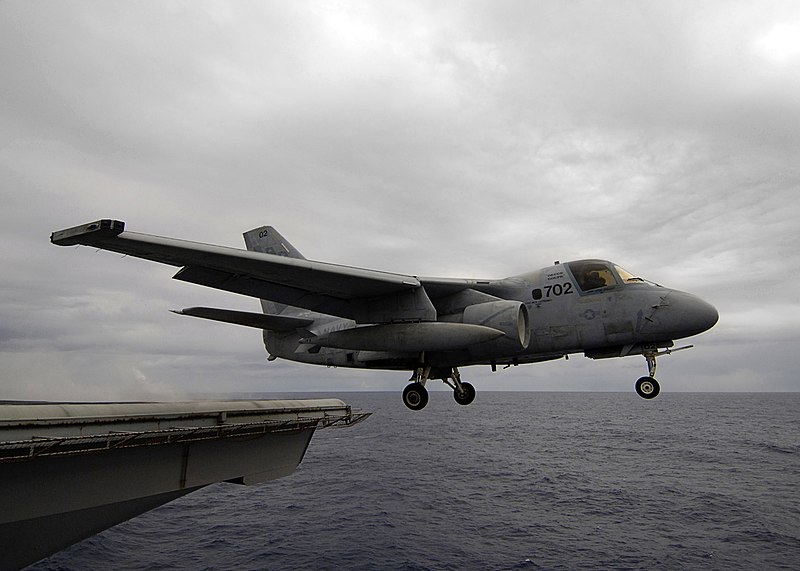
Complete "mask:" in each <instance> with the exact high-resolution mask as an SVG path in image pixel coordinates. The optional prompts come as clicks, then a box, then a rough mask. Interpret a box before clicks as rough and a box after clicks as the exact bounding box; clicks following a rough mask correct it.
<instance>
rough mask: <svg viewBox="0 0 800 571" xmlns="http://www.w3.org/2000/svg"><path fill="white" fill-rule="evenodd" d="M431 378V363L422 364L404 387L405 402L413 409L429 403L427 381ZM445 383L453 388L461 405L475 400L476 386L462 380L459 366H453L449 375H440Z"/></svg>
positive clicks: (455, 397) (419, 408) (421, 407)
mask: <svg viewBox="0 0 800 571" xmlns="http://www.w3.org/2000/svg"><path fill="white" fill-rule="evenodd" d="M430 378H431V367H430V365H423V364H420V366H419V367H417V368H416V370H415V371H414V374H413V375H411V378H410V379H409V383H408V385H406V388H405V389H403V404H405V405H406V406H407V407H408V408H410V409H411V410H422V409H423V408H425V405H426V404H428V389H426V388H425V383H426V382H428V380H429V379H430ZM440 378H441V379H442V381H444V383H445V384H446V385H447V386H449V387H450V388H452V389H453V398H454V399H455V401H456V402H457V403H458V404H460V405H468V404H470V403H471V402H472V401H474V400H475V387H473V386H472V385H471V384H470V383H467V382H466V381H462V380H461V373H459V372H458V368H456V367H452V368H451V369H450V370H449V372H448V376H446V377H440Z"/></svg>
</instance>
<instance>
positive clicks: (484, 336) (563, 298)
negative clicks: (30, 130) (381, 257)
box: [50, 219, 718, 410]
mask: <svg viewBox="0 0 800 571" xmlns="http://www.w3.org/2000/svg"><path fill="white" fill-rule="evenodd" d="M50 240H51V242H52V243H53V244H57V245H59V246H71V245H76V244H81V245H86V246H92V247H94V248H100V249H103V250H110V251H112V252H118V253H122V254H126V255H129V256H135V257H137V258H144V259H147V260H152V261H155V262H160V263H162V264H169V265H172V266H177V267H180V268H181V269H180V270H179V271H178V273H176V274H175V275H174V276H173V277H174V278H175V279H177V280H181V281H185V282H189V283H194V284H199V285H204V286H208V287H211V288H215V289H220V290H224V291H229V292H233V293H238V294H243V295H247V296H251V297H255V298H259V299H260V300H261V306H262V310H263V313H250V312H243V311H233V310H227V309H216V308H209V307H191V308H187V309H183V310H180V311H176V313H179V314H181V315H189V316H193V317H199V318H203V319H210V320H214V321H221V322H225V323H233V324H238V325H244V326H248V327H254V328H256V329H261V330H263V338H264V345H265V347H266V349H267V352H268V353H269V360H270V361H272V360H274V359H277V358H283V359H288V360H291V361H300V362H303V363H312V364H317V365H326V366H333V367H354V368H366V369H386V370H406V371H411V378H410V379H409V382H408V384H407V385H406V388H405V390H404V391H403V402H404V403H405V405H406V406H407V407H408V408H410V409H412V410H420V409H422V408H424V407H425V405H426V404H427V402H428V391H427V389H426V388H425V384H426V382H427V381H429V380H431V379H439V380H442V381H444V382H445V383H446V384H448V385H449V386H450V387H451V388H452V389H453V396H454V398H455V400H456V402H457V403H459V404H462V405H467V404H470V403H471V402H472V401H473V400H474V399H475V388H474V387H473V386H472V385H471V384H470V383H468V382H466V381H462V380H461V374H460V372H459V367H464V366H467V365H480V364H483V365H489V366H491V368H492V370H493V371H494V370H496V369H497V367H498V366H500V365H503V366H511V365H521V364H523V363H535V362H541V361H548V360H553V359H560V358H562V357H566V356H567V355H569V354H571V353H583V354H584V355H586V356H587V357H590V358H592V359H602V358H609V357H624V356H627V355H643V356H644V358H645V359H646V361H647V367H648V374H647V376H644V377H641V378H640V379H639V380H637V381H636V384H635V389H636V392H637V393H638V394H639V396H641V397H643V398H645V399H651V398H655V397H656V396H657V395H658V393H659V391H660V388H659V384H658V382H657V381H656V379H655V373H656V357H658V356H660V355H665V354H669V353H672V352H674V351H678V350H679V349H685V348H688V347H691V345H689V346H686V347H680V348H677V349H673V348H672V347H673V346H674V340H676V339H682V338H684V337H690V336H692V335H697V334H698V333H702V332H703V331H706V330H708V329H710V328H711V327H713V326H714V324H715V323H716V322H717V319H718V314H717V310H716V309H715V308H714V307H713V306H712V305H710V304H708V303H706V302H705V301H703V300H702V299H700V298H698V297H697V296H694V295H692V294H689V293H685V292H682V291H678V290H674V289H668V288H666V287H662V286H660V285H658V284H655V283H652V282H649V281H647V280H645V279H643V278H641V277H638V276H636V274H632V273H630V272H628V271H626V270H624V269H622V268H621V267H619V266H617V265H616V264H613V263H611V262H608V261H605V260H578V261H574V262H566V263H559V262H556V263H555V264H554V265H552V266H550V267H546V268H542V269H539V270H534V271H532V272H529V273H525V274H522V275H518V276H513V277H509V278H504V279H498V280H478V279H454V278H425V277H418V276H411V275H404V274H395V273H389V272H382V271H376V270H367V269H361V268H355V267H349V266H341V265H336V264H329V263H325V262H315V261H311V260H307V259H306V258H305V257H303V255H302V254H300V252H299V251H297V249H295V248H294V247H293V246H292V245H291V244H290V243H289V242H288V241H287V240H286V239H285V238H284V237H283V236H281V235H280V234H279V233H278V232H277V231H276V230H275V229H274V228H272V227H271V226H263V227H261V228H256V229H255V230H250V231H249V232H245V233H244V240H245V244H246V246H247V250H240V249H236V248H229V247H223V246H214V245H210V244H201V243H197V242H189V241H186V240H178V239H174V238H164V237H160V236H151V235H147V234H139V233H134V232H128V231H126V230H125V223H124V222H120V221H118V220H110V219H104V220H98V221H96V222H92V223H89V224H84V225H82V226H77V227H74V228H69V229H66V230H61V231H57V232H54V233H53V234H52V235H51V237H50Z"/></svg>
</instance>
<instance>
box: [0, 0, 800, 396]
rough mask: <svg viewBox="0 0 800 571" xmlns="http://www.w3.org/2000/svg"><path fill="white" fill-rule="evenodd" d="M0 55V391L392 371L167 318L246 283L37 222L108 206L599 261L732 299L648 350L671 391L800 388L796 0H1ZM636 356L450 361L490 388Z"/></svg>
mask: <svg viewBox="0 0 800 571" xmlns="http://www.w3.org/2000/svg"><path fill="white" fill-rule="evenodd" d="M0 71H2V75H1V76H0V197H1V198H2V203H1V204H2V206H1V207H0V223H2V230H0V232H2V234H1V235H2V240H0V262H1V263H2V269H1V270H0V271H2V278H1V279H0V288H1V290H0V291H1V293H2V295H0V399H2V398H6V399H12V398H32V399H75V400H79V399H130V398H181V397H183V396H185V395H187V394H190V393H193V392H205V391H287V390H299V391H302V390H329V391H332V392H336V391H346V390H358V389H370V390H397V391H398V394H399V391H400V390H401V389H402V387H403V386H404V383H405V381H406V379H407V376H408V375H407V374H406V373H403V372H364V371H358V370H347V369H325V368H318V367H314V366H311V365H302V364H295V363H289V362H286V361H276V362H273V363H267V362H266V354H265V352H264V349H263V345H262V343H261V339H260V332H259V331H256V330H252V329H247V328H239V327H236V326H233V325H225V324H216V323H211V322H204V321H200V320H196V319H192V318H187V317H181V316H176V315H174V314H171V313H169V312H168V309H171V308H181V307H188V306H192V305H210V306H215V307H229V308H234V309H242V310H249V311H257V310H258V303H257V301H256V300H253V299H250V298H247V297H243V296H237V295H235V294H227V293H223V292H216V291H214V290H210V289H207V288H203V287H200V286H194V285H191V284H186V283H181V282H177V281H175V280H171V279H170V278H171V276H172V275H173V274H174V272H175V269H174V268H171V267H167V266H161V265H159V264H155V263H151V262H146V261H142V260H137V259H133V258H124V257H122V256H119V255H116V254H112V253H108V252H97V251H95V250H93V249H91V248H86V247H81V248H60V247H56V246H53V245H51V244H50V243H49V235H50V232H52V231H54V230H58V229H62V228H67V227H70V226H75V225H77V224H81V223H84V222H88V221H92V220H96V219H98V218H117V219H120V220H124V221H125V222H126V224H127V228H128V229H130V230H132V231H138V232H146V233H152V234H158V235H163V236H171V237H177V238H186V239H191V240H196V241H200V242H208V243H215V244H224V245H229V246H235V247H243V243H242V237H241V233H242V232H243V231H246V230H249V229H251V228H253V227H256V226H259V225H261V224H271V225H274V226H276V227H277V228H278V229H279V230H280V231H281V232H282V233H283V234H284V236H286V237H287V238H288V239H289V240H290V241H291V242H292V243H293V244H294V245H295V246H296V247H297V248H298V249H299V250H300V251H301V252H303V253H304V254H305V255H306V257H308V258H311V259H316V260H323V261H330V262H336V263H340V264H347V265H355V266H360V267H367V268H374V269H380V270H388V271H397V272H402V273H408V274H414V275H422V276H440V277H478V278H499V277H504V276H509V275H514V274H519V273H522V272H525V271H528V270H531V269H536V268H539V267H543V266H546V265H549V264H551V263H552V262H553V261H554V260H569V259H575V258H581V257H599V258H607V259H611V260H613V261H615V262H617V263H619V264H620V265H622V266H623V267H626V268H627V269H629V270H630V271H632V272H634V273H636V274H639V275H642V276H644V277H647V278H649V279H651V280H654V281H657V282H659V283H662V284H664V285H668V286H670V287H674V288H677V289H682V290H686V291H690V292H693V293H696V294H698V295H700V296H701V297H703V298H704V299H706V300H708V301H710V302H711V303H713V304H714V305H715V306H716V307H717V308H718V309H719V312H720V322H719V324H718V325H717V326H716V327H715V328H714V329H712V330H711V331H710V332H707V333H705V334H703V335H701V336H699V337H697V338H695V339H693V340H691V341H690V342H692V343H694V344H695V348H694V349H692V350H690V351H685V352H680V353H677V354H675V355H671V356H668V357H662V358H661V359H660V360H659V371H658V375H657V376H658V378H659V380H660V381H661V384H662V390H663V391H665V392H667V391H685V390H702V391H725V390H746V391H783V390H790V391H796V390H800V381H799V380H798V373H797V370H798V366H797V359H796V355H795V354H794V353H796V352H797V351H798V346H800V298H799V297H798V291H800V287H799V286H798V285H797V284H798V282H800V271H798V268H800V251H798V245H800V222H799V221H798V218H799V217H800V3H798V2H796V1H787V2H774V1H757V2H756V1H752V2H730V1H725V2H689V1H685V2H681V1H675V2H661V1H652V2H642V1H630V2H621V1H619V2H615V1H603V2H580V1H576V2H562V1H552V2H547V1H539V2H531V1H527V0H526V1H499V2H498V1H483V2H467V1H451V2H432V1H431V2H417V1H414V2H411V1H403V2H388V1H387V2H376V1H369V2H368V1H364V2H347V1H343V2H324V1H318V2H302V1H294V0H293V1H291V2H289V1H285V2H264V1H257V2H201V1H195V0H192V1H182V2H165V1H162V0H157V1H137V2H123V1H118V2H109V1H80V0H73V1H71V2H60V1H37V2H29V1H27V0H18V1H17V0H3V1H0ZM645 373H646V366H645V362H644V359H643V358H641V357H627V358H624V359H612V360H605V361H590V360H589V359H586V358H584V357H582V356H580V355H575V356H573V357H572V358H571V359H570V360H568V361H558V362H553V363H546V364H540V365H526V366H521V367H516V368H513V369H509V370H505V371H498V372H497V373H491V371H490V370H489V368H488V367H470V368H466V369H464V370H463V371H462V374H463V376H464V378H465V379H469V380H471V381H473V382H474V384H475V385H476V387H477V389H478V391H479V392H480V391H481V390H492V389H522V390H528V389H532V390H629V391H632V390H633V382H634V381H635V379H636V378H638V377H639V376H641V375H643V374H645ZM438 384H440V383H437V385H438ZM398 399H399V396H398ZM398 402H399V400H398Z"/></svg>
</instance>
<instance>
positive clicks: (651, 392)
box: [636, 377, 661, 399]
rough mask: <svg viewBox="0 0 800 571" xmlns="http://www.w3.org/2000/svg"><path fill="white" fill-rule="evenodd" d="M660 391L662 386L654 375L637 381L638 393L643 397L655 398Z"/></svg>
mask: <svg viewBox="0 0 800 571" xmlns="http://www.w3.org/2000/svg"><path fill="white" fill-rule="evenodd" d="M659 392H661V387H660V386H659V385H658V381H657V380H655V379H654V378H653V377H642V378H640V379H639V380H638V381H636V394H638V395H639V396H640V397H642V398H643V399H654V398H656V397H657V396H658V393H659Z"/></svg>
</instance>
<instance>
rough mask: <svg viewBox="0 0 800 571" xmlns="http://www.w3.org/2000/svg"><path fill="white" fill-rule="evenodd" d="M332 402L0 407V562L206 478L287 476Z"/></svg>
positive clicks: (341, 412) (48, 546) (32, 556)
mask: <svg viewBox="0 0 800 571" xmlns="http://www.w3.org/2000/svg"><path fill="white" fill-rule="evenodd" d="M367 416H369V413H360V412H353V411H352V409H351V407H349V406H348V405H346V404H345V403H344V402H342V401H341V400H338V399H307V400H280V401H275V400H272V401H270V400H260V401H196V402H181V403H0V486H1V487H0V489H1V490H2V498H3V499H2V509H0V569H2V570H7V569H9V570H10V569H21V568H22V567H25V566H26V565H29V564H31V563H34V562H36V561H38V560H40V559H42V558H44V557H47V556H48V555H51V554H53V553H55V552H57V551H59V550H61V549H63V548H65V547H67V546H69V545H71V544H73V543H76V542H78V541H80V540H82V539H85V538H87V537H90V536H91V535H94V534H95V533H98V532H100V531H102V530H104V529H106V528H108V527H111V526H113V525H116V524H117V523H120V522H122V521H125V520H127V519H130V518H132V517H134V516H136V515H139V514H141V513H143V512H145V511H148V510H150V509H153V508H154V507H157V506H159V505H162V504H164V503H167V502H169V501H171V500H173V499H175V498H178V497H180V496H183V495H185V494H188V493H189V492H192V491H194V490H197V489H199V488H202V487H203V486H206V485H208V484H212V483H215V482H223V481H226V482H234V483H240V484H254V483H258V482H263V481H266V480H272V479H275V478H280V477H282V476H286V475H288V474H291V473H292V472H293V471H294V470H295V468H296V467H297V466H298V465H299V463H300V461H301V460H302V459H303V456H304V455H305V452H306V449H307V448H308V445H309V443H310V441H311V437H312V436H313V434H314V431H315V430H316V429H317V428H325V427H331V426H351V425H353V424H355V423H357V422H360V421H362V420H364V419H365V418H366V417H367Z"/></svg>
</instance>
